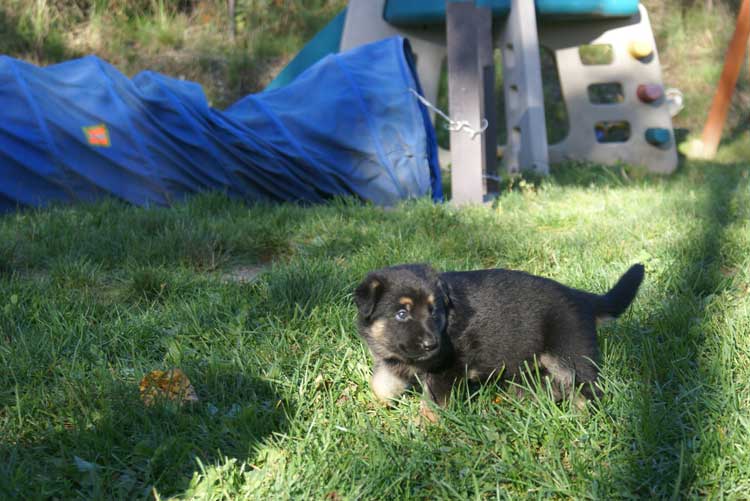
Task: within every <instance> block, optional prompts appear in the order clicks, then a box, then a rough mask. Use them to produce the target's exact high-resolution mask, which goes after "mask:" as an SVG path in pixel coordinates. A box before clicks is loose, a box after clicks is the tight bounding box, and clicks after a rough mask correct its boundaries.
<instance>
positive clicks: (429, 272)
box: [354, 264, 644, 406]
mask: <svg viewBox="0 0 750 501" xmlns="http://www.w3.org/2000/svg"><path fill="white" fill-rule="evenodd" d="M643 275H644V269H643V265H640V264H636V265H633V266H632V267H631V268H630V269H629V270H628V271H627V272H626V273H625V274H624V275H623V276H622V277H621V278H620V280H619V281H618V282H617V283H616V284H615V286H614V287H613V288H612V289H611V290H610V291H609V292H607V293H606V294H604V295H597V294H592V293H589V292H584V291H580V290H576V289H572V288H570V287H566V286H564V285H562V284H560V283H558V282H555V281H553V280H550V279H547V278H542V277H538V276H534V275H529V274H527V273H523V272H520V271H511V270H502V269H496V270H477V271H466V272H449V273H438V272H436V271H435V270H434V269H433V268H431V267H430V266H428V265H424V264H407V265H401V266H394V267H390V268H383V269H381V270H377V271H373V272H371V273H370V274H368V275H367V277H366V278H365V279H364V281H363V282H362V283H361V284H360V285H359V286H358V287H357V289H356V291H355V293H354V299H355V302H356V304H357V309H358V328H359V334H360V336H362V338H363V339H364V340H365V342H366V343H367V346H368V347H369V349H370V352H371V353H372V357H373V359H374V367H373V375H372V381H371V383H372V389H373V391H374V393H375V395H376V396H377V397H378V398H379V399H381V400H383V401H389V400H391V399H393V398H396V397H398V396H399V395H401V394H402V393H403V392H404V391H405V390H406V389H407V388H408V387H409V386H411V385H412V384H414V383H416V382H417V380H418V381H419V382H420V383H421V384H422V388H423V390H424V396H425V398H427V399H428V400H431V401H432V402H435V403H437V404H438V405H441V406H444V405H445V404H446V403H447V401H448V397H449V395H450V391H451V388H452V387H453V385H454V383H455V382H456V381H457V380H459V379H461V378H468V379H470V380H474V381H486V380H488V379H490V378H493V377H500V378H501V379H503V380H510V379H513V378H515V377H517V376H518V375H519V374H520V371H521V370H523V368H524V367H529V366H530V367H536V368H537V369H538V370H539V371H540V373H542V374H543V375H544V376H545V377H548V378H550V379H551V381H552V387H553V391H554V394H555V398H556V399H558V400H559V399H560V398H562V397H563V396H565V395H569V394H571V392H572V391H573V390H574V389H575V388H576V387H577V386H578V385H581V394H582V395H584V396H585V397H587V398H591V397H593V396H594V394H596V393H598V389H597V387H596V386H595V385H594V383H595V382H596V379H597V375H598V369H597V366H596V361H597V359H598V346H597V340H596V326H597V324H598V322H600V321H603V320H606V319H610V318H614V317H617V316H619V315H620V314H622V313H623V312H624V311H625V309H626V308H627V307H628V306H629V305H630V303H631V302H632V301H633V299H634V298H635V295H636V292H637V291H638V287H639V286H640V284H641V282H642V281H643ZM527 364H528V365H527ZM577 403H578V404H581V403H585V401H583V400H580V401H578V402H577Z"/></svg>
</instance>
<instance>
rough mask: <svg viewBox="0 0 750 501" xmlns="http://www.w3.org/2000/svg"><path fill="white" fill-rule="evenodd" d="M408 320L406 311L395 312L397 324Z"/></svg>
mask: <svg viewBox="0 0 750 501" xmlns="http://www.w3.org/2000/svg"><path fill="white" fill-rule="evenodd" d="M408 319H409V312H408V311H406V310H398V312H396V320H398V321H399V322H405V321H407V320H408Z"/></svg>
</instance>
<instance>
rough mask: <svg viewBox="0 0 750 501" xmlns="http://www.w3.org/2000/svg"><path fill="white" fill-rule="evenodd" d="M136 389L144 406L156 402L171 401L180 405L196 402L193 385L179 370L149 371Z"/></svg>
mask: <svg viewBox="0 0 750 501" xmlns="http://www.w3.org/2000/svg"><path fill="white" fill-rule="evenodd" d="M138 387H139V388H140V390H141V400H143V403H144V404H146V406H151V405H153V404H154V402H156V401H157V400H172V401H174V402H177V403H179V404H180V405H182V404H184V403H186V402H197V401H198V395H197V394H196V393H195V389H194V388H193V385H192V384H190V380H189V379H188V377H187V376H186V375H185V373H184V372H182V371H181V370H180V369H170V370H168V371H151V372H149V373H148V374H146V375H145V376H144V377H143V379H141V382H140V384H139V385H138Z"/></svg>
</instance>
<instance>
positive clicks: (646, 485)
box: [609, 165, 743, 498]
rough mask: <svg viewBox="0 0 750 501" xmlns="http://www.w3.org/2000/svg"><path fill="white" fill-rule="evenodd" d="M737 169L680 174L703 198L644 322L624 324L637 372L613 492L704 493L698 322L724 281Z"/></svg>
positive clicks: (708, 393)
mask: <svg viewBox="0 0 750 501" xmlns="http://www.w3.org/2000/svg"><path fill="white" fill-rule="evenodd" d="M742 170H743V169H740V168H730V167H725V166H721V167H716V166H711V165H701V166H696V168H695V169H692V170H691V171H689V172H685V173H683V175H689V176H698V177H699V178H698V179H697V180H698V181H701V182H702V183H703V184H704V185H705V186H706V187H707V190H708V194H707V197H706V199H705V200H702V201H700V200H699V201H698V203H700V204H701V205H700V207H699V210H698V211H697V212H698V213H699V214H700V217H701V219H702V226H701V227H700V228H699V229H698V230H697V231H696V232H690V233H688V235H687V236H686V237H685V238H684V240H683V242H682V243H681V245H680V247H679V248H677V249H675V251H674V252H673V253H672V255H673V256H674V257H675V268H674V269H672V270H670V272H669V276H670V277H673V280H672V281H671V282H670V283H666V284H665V285H666V287H665V290H663V291H662V301H661V302H660V303H659V306H658V308H657V312H656V313H655V314H654V315H653V316H652V317H651V318H649V319H648V320H646V321H645V323H646V324H647V325H649V326H650V328H649V329H646V330H645V332H644V330H643V329H641V330H640V331H639V330H635V329H631V333H630V334H629V335H628V337H629V339H627V340H626V345H628V346H629V348H628V349H629V352H630V353H631V357H632V358H631V360H633V364H634V365H635V371H634V372H635V374H637V375H638V376H640V379H639V381H638V382H637V384H636V386H635V387H636V391H635V392H634V394H633V396H634V397H635V399H634V400H633V401H632V402H631V403H630V406H631V414H630V416H629V417H630V418H631V419H632V420H633V422H632V429H631V433H632V445H631V453H630V461H631V463H630V465H629V476H628V479H627V480H625V479H622V478H618V479H614V478H613V479H609V480H610V481H611V482H612V483H613V484H614V485H616V486H618V487H619V489H618V488H615V489H613V490H615V491H622V490H623V489H625V490H626V491H627V492H629V493H630V494H631V495H636V496H642V497H650V498H653V497H658V498H664V497H669V496H673V498H674V497H682V496H686V497H690V496H695V495H701V494H705V493H703V492H701V491H700V488H699V487H697V486H696V485H695V482H696V480H697V470H698V469H699V465H698V464H696V458H697V457H698V456H699V455H700V453H701V447H702V446H705V445H704V442H705V437H704V436H703V434H704V433H706V430H707V429H709V428H710V427H711V425H712V422H713V417H715V416H713V417H712V408H713V406H712V405H711V402H715V401H717V400H721V398H722V396H721V395H719V394H718V392H717V391H716V389H715V388H712V385H711V384H710V382H707V381H706V376H707V375H708V374H709V373H710V371H711V368H710V367H708V365H709V364H710V363H711V362H713V361H712V360H707V359H706V357H705V355H704V352H705V348H706V342H707V339H708V337H707V334H706V330H707V327H706V325H707V323H708V322H709V321H710V320H711V318H712V316H714V315H716V312H715V310H710V309H707V308H706V305H707V304H708V303H709V302H710V300H711V298H712V297H713V296H714V295H716V294H719V293H721V292H722V291H723V290H724V289H726V287H727V286H728V281H727V280H726V279H724V278H723V277H722V274H721V271H722V266H723V265H724V264H725V263H724V259H723V256H722V246H723V245H724V244H725V242H726V236H725V233H726V229H727V227H728V226H730V225H731V224H732V223H733V222H734V215H733V213H732V210H731V203H732V198H733V194H734V191H735V190H736V189H737V185H738V183H739V181H740V175H741V173H742ZM686 217H689V216H687V215H686ZM647 277H648V273H647ZM647 279H648V278H647ZM623 484H625V485H623Z"/></svg>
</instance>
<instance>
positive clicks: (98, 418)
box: [0, 368, 290, 499]
mask: <svg viewBox="0 0 750 501" xmlns="http://www.w3.org/2000/svg"><path fill="white" fill-rule="evenodd" d="M186 372H188V375H189V377H191V379H192V382H193V383H194V385H195V387H196V391H197V393H198V397H199V398H200V401H199V402H198V403H195V404H192V407H182V408H180V407H178V406H177V405H175V404H173V403H172V402H164V403H156V404H154V405H153V406H152V407H146V406H144V405H143V403H142V402H141V400H140V398H139V396H138V394H137V393H138V388H137V384H136V383H133V384H128V385H125V384H123V383H121V382H116V381H114V380H112V379H110V382H109V383H105V384H104V386H100V387H94V386H93V385H95V384H96V383H95V382H94V381H91V382H89V383H86V382H81V384H80V387H79V388H76V390H75V395H72V394H71V395H69V398H70V402H69V403H68V405H69V406H70V409H69V415H68V417H67V418H65V419H63V418H59V421H58V420H55V419H53V420H50V421H51V422H49V423H48V424H47V428H46V429H40V430H39V431H38V432H34V433H27V434H26V436H25V437H24V438H21V439H20V440H19V441H18V442H17V443H15V444H9V443H2V442H0V459H1V461H0V462H1V463H2V466H0V480H3V481H2V482H0V497H2V498H3V499H18V498H35V499H42V498H46V497H47V496H53V497H54V498H57V499H66V498H67V499H70V498H73V497H83V498H85V499H137V498H151V497H152V496H153V490H154V489H156V491H158V492H159V494H160V495H163V496H169V495H174V494H177V493H179V492H181V491H184V490H185V489H186V488H187V487H188V485H189V482H190V480H191V478H192V475H193V473H194V472H195V471H197V470H198V465H197V460H200V462H201V463H202V464H205V465H209V464H212V463H214V462H218V461H221V460H223V458H225V457H230V458H231V457H233V458H237V459H238V460H239V461H246V460H247V459H248V458H250V457H252V456H253V455H254V452H255V451H254V447H255V446H256V445H257V444H258V443H259V442H260V441H262V440H263V439H265V438H266V437H268V436H269V435H271V434H272V433H275V432H281V431H283V430H284V429H285V428H286V424H287V418H286V416H287V415H288V413H289V412H290V409H289V408H288V405H287V403H286V402H285V401H283V400H282V399H281V398H279V396H278V395H277V394H276V392H275V391H274V389H273V388H272V387H271V386H270V385H269V384H268V383H266V382H264V381H262V380H260V379H258V378H256V377H253V376H249V375H246V374H238V373H236V372H233V371H231V370H227V369H210V368H209V369H208V370H207V371H206V373H205V374H203V375H202V376H201V375H199V374H197V373H196V374H193V373H192V372H191V371H190V370H189V369H188V370H187V371H186ZM92 379H93V378H92ZM68 384H70V383H68ZM75 407H78V409H75ZM55 421H57V422H55Z"/></svg>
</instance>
